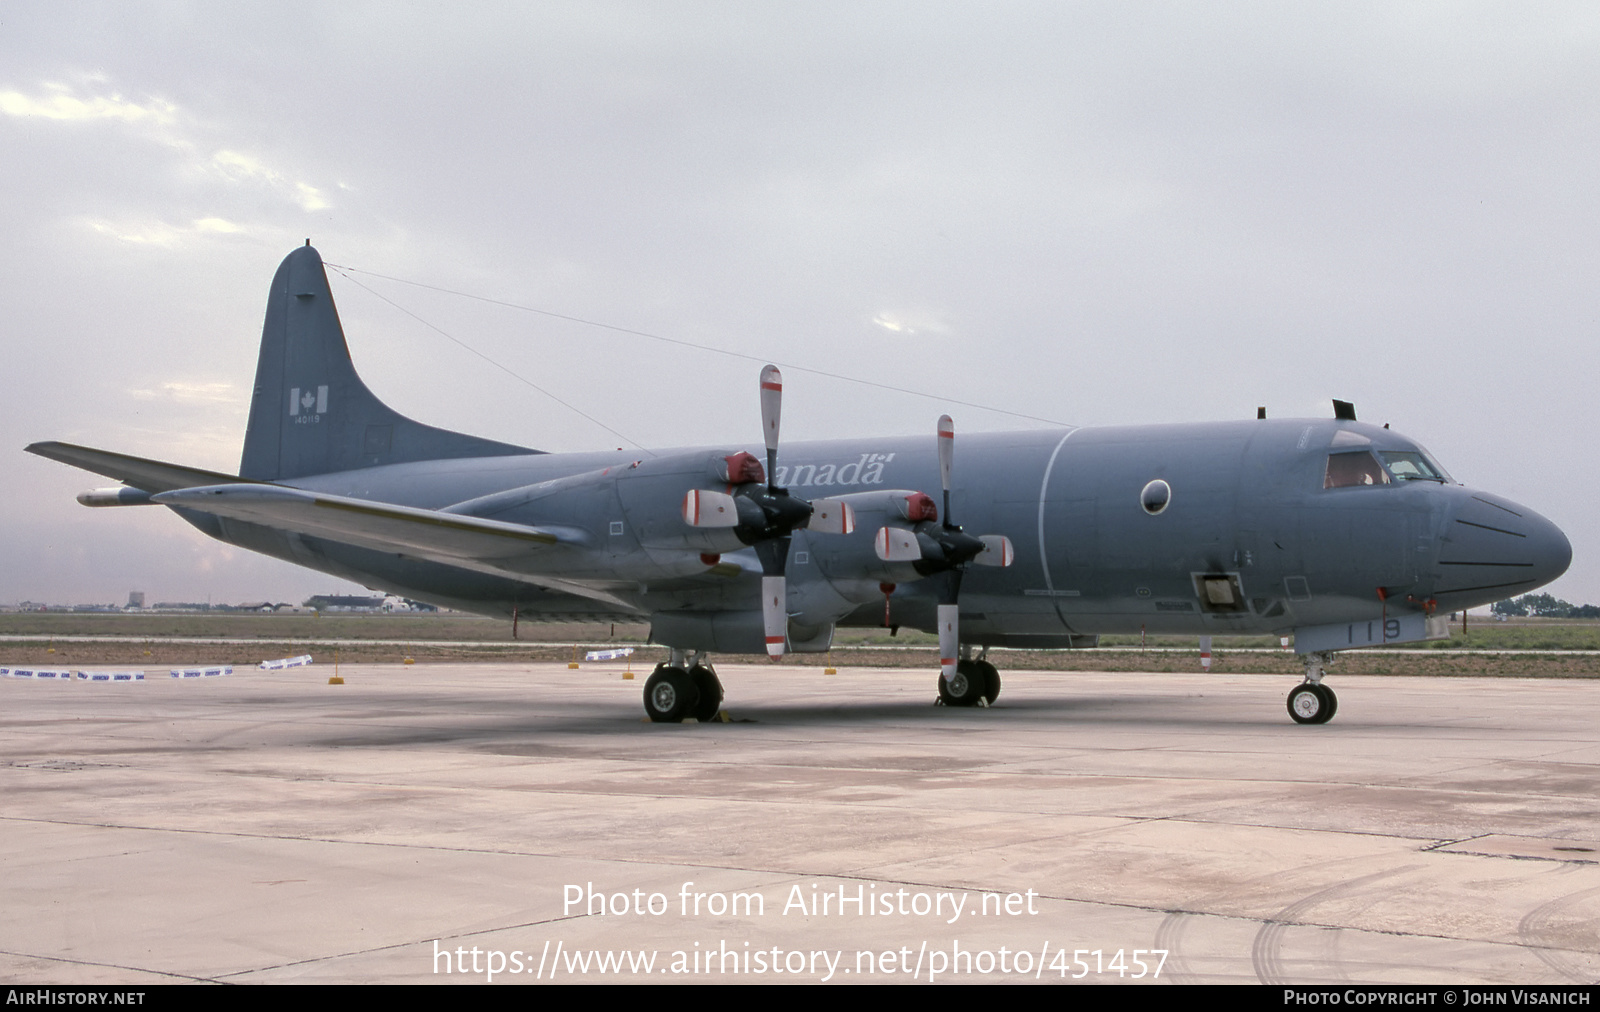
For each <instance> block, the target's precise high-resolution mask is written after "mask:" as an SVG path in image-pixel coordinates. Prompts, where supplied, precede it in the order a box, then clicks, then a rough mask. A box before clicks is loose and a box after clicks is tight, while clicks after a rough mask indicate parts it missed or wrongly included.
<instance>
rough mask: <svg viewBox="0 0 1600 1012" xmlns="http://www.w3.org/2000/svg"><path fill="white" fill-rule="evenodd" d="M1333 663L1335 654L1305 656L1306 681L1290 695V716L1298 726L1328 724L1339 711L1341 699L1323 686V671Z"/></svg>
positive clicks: (1318, 653)
mask: <svg viewBox="0 0 1600 1012" xmlns="http://www.w3.org/2000/svg"><path fill="white" fill-rule="evenodd" d="M1332 663H1333V652H1332V651H1330V650H1319V651H1316V652H1314V653H1309V654H1306V655H1305V665H1306V680H1305V681H1304V682H1302V683H1300V684H1299V685H1296V686H1295V687H1294V690H1293V691H1292V692H1290V693H1289V716H1291V717H1293V718H1294V722H1295V723H1296V724H1326V723H1327V722H1328V721H1330V720H1332V719H1333V715H1334V713H1335V712H1336V711H1337V710H1338V709H1339V697H1338V696H1336V695H1334V694H1333V690H1332V689H1330V688H1328V687H1327V686H1326V685H1323V684H1322V674H1323V669H1324V668H1325V667H1326V666H1327V665H1329V664H1332Z"/></svg>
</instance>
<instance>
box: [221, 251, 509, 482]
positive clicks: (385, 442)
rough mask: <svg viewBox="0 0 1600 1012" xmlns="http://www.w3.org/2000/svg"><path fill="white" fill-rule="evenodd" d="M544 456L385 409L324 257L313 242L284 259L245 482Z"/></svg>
mask: <svg viewBox="0 0 1600 1012" xmlns="http://www.w3.org/2000/svg"><path fill="white" fill-rule="evenodd" d="M536 452H538V451H536V450H528V449H524V448H522V447H520V446H512V445H510V444H509V443H499V442H495V441H494V440H491V439H479V438H478V437H477V436H468V435H463V434H461V433H459V432H448V431H446V430H444V429H436V428H434V427H432V426H431V425H423V424H422V423H420V422H414V421H412V420H411V419H409V418H406V417H405V416H404V415H401V414H399V413H397V412H395V411H394V410H392V409H391V408H389V406H388V405H386V404H384V403H383V402H382V401H380V400H378V398H377V397H375V396H373V393H372V391H370V390H368V389H367V385H366V384H365V383H363V382H361V377H360V376H357V375H356V370H355V366H354V364H352V363H351V361H350V349H349V347H348V346H347V345H346V344H345V341H344V329H343V328H342V327H340V326H339V311H338V310H337V309H335V308H334V305H333V292H332V291H331V290H330V289H329V287H328V275H327V273H326V272H325V271H324V270H323V267H322V257H321V256H320V255H318V253H317V251H316V250H315V249H313V248H312V247H311V245H310V244H309V243H308V244H307V245H305V246H302V247H300V248H299V249H297V250H295V251H294V252H293V253H290V254H289V255H288V256H287V257H285V258H284V261H283V263H282V264H280V265H279V267H278V273H277V275H276V276H274V277H273V279H272V292H271V294H270V295H268V297H267V321H266V325H265V326H264V327H263V328H262V330H261V358H260V360H259V361H258V362H257V365H256V385H255V393H254V396H253V397H252V399H251V401H250V424H249V427H248V428H247V429H246V430H245V434H244V457H243V459H242V460H241V461H240V463H239V474H240V475H241V476H242V477H245V478H252V479H257V480H262V481H272V480H276V479H281V478H298V477H300V476H302V475H308V474H327V473H329V472H332V471H350V470H355V469H356V468H362V467H375V466H377V465H379V464H399V463H405V462H408V461H415V460H441V459H452V458H457V457H498V456H504V455H507V454H516V453H536Z"/></svg>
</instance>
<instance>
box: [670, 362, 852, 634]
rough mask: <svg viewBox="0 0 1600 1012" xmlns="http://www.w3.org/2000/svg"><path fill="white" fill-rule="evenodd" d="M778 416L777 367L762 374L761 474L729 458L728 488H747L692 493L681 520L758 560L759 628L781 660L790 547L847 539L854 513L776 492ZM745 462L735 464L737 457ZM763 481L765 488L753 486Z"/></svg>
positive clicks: (843, 505)
mask: <svg viewBox="0 0 1600 1012" xmlns="http://www.w3.org/2000/svg"><path fill="white" fill-rule="evenodd" d="M782 417H783V374H782V373H780V372H779V371H778V368H777V367H776V366H771V365H769V366H767V367H766V368H764V369H762V370H761V428H762V435H763V438H764V439H765V441H766V449H767V469H766V474H765V475H761V474H759V467H760V465H759V464H756V462H755V461H754V460H751V459H750V456H749V454H735V455H734V456H732V457H729V458H728V471H729V473H728V480H729V483H730V485H731V484H737V483H740V482H741V481H742V482H743V483H745V484H746V485H747V487H745V488H741V489H740V490H739V492H738V494H737V495H733V494H729V493H727V492H713V491H710V490H707V489H691V490H690V491H689V493H688V494H687V495H685V496H684V499H683V519H684V522H685V523H687V524H689V525H690V526H692V527H726V528H732V529H733V533H734V534H735V536H737V537H738V539H739V540H740V541H741V542H743V543H744V544H747V545H749V546H750V547H752V548H754V549H755V552H756V557H757V558H758V559H760V560H761V623H762V631H763V636H764V637H765V640H766V646H767V656H768V657H769V658H771V659H772V660H774V661H775V660H777V659H778V658H780V657H782V656H783V654H784V650H785V648H786V646H787V643H788V628H789V612H788V601H789V596H788V586H787V583H786V581H785V577H784V568H785V566H786V565H787V564H788V560H789V543H790V541H791V539H792V538H793V536H794V532H795V531H796V530H799V529H800V528H806V529H808V530H812V531H815V532H817V533H819V534H849V533H851V532H853V531H854V530H855V526H856V521H855V510H854V509H853V508H852V507H851V506H850V504H849V503H848V502H845V501H843V500H840V499H818V500H816V501H815V502H807V501H806V500H804V499H800V498H798V497H796V496H793V495H790V494H789V490H788V489H785V488H779V487H778V483H777V474H778V432H779V427H780V423H781V422H782ZM741 457H742V458H744V460H743V461H739V458H741ZM751 465H754V466H753V467H752V466H751ZM763 480H764V481H765V486H764V487H763V486H762V485H760V484H758V483H759V482H762V481H763Z"/></svg>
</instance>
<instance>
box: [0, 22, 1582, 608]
mask: <svg viewBox="0 0 1600 1012" xmlns="http://www.w3.org/2000/svg"><path fill="white" fill-rule="evenodd" d="M0 152H3V154H0V183H3V186H4V192H5V193H6V195H7V199H6V200H4V201H0V225H3V228H4V234H5V237H6V239H7V241H6V242H5V244H4V245H3V247H0V319H3V320H4V321H5V322H4V324H3V327H0V347H3V349H4V363H5V364H4V368H3V370H0V393H3V395H4V402H5V404H6V406H7V409H6V410H5V411H4V412H0V435H3V437H4V438H0V448H3V447H10V449H9V450H5V451H4V452H5V453H7V454H9V456H8V457H0V459H4V460H6V466H4V467H0V504H3V505H0V509H3V510H4V514H3V523H0V539H3V541H0V560H3V562H4V565H3V566H0V603H15V602H17V601H20V600H24V599H26V600H40V601H52V602H62V603H87V602H100V603H118V604H120V603H122V602H124V601H125V600H126V599H127V595H128V592H129V591H131V590H142V591H145V592H146V594H147V600H149V601H152V602H154V601H158V600H188V601H196V600H211V601H215V602H219V603H220V602H238V601H247V600H264V599H266V600H288V601H299V600H301V599H303V598H304V597H306V596H309V595H310V594H313V593H326V592H349V591H351V590H352V589H354V588H353V587H352V585H350V584H346V583H343V582H342V581H338V580H335V579H333V578H332V577H327V576H323V575H320V574H316V573H312V572H309V571H306V570H300V569H297V568H295V567H293V566H290V565H288V564H287V563H281V562H277V561H274V560H270V559H265V558H262V557H258V556H254V555H252V554H250V553H248V552H245V551H243V550H240V549H235V548H230V547H228V546H226V545H222V544H220V543H218V542H215V541H211V540H210V539H207V538H205V537H204V536H202V535H200V534H199V533H198V532H196V531H194V530H193V529H192V528H190V527H189V526H188V525H186V524H184V523H183V522H181V521H180V520H178V519H177V518H176V517H174V516H172V515H171V514H170V513H168V512H167V511H165V510H160V509H156V508H130V509H111V510H92V511H91V510H88V509H85V508H83V507H80V506H79V505H78V504H77V503H75V502H74V501H73V496H74V494H76V493H77V492H79V491H82V490H83V489H86V488H91V487H99V486H105V485H109V484H112V483H111V482H110V481H108V480H106V479H101V478H98V477H96V476H92V475H89V474H87V473H85V472H81V471H78V470H76V469H73V468H69V467H67V466H65V465H62V464H58V463H55V462H52V461H47V460H43V459H40V458H37V457H34V456H32V455H30V454H26V453H23V452H22V447H23V446H25V445H26V444H28V443H30V442H34V441H37V440H49V439H58V440H65V441H69V442H77V443H84V444H88V445H91V446H97V447H103V448H107V449H112V450H117V451H120V452H124V453H131V454H135V455H139V456H148V457H154V458H158V459H163V460H171V461H176V462H181V463H186V464H190V465H194V466H199V467H204V468H209V469H213V470H219V471H230V472H231V471H235V470H236V469H237V466H238V457H239V450H240V446H241V441H242V438H243V430H244V422H245V417H246V411H247V406H248V400H249V394H250V389H251V382H252V376H253V373H254V367H255V357H256V351H257V346H258V342H259V340H260V327H261V320H262V314H263V311H264V307H265V299H266V293H267V286H268V283H269V281H270V280H271V278H272V274H273V271H274V270H275V268H276V266H277V264H278V262H279V261H280V260H281V259H282V258H283V257H284V256H285V255H286V254H287V253H289V252H290V251H291V250H292V249H293V248H294V247H295V246H297V245H299V244H300V243H302V242H304V241H305V240H306V239H307V238H310V240H311V241H312V243H313V244H314V245H316V246H317V248H318V249H319V250H320V252H321V253H322V255H323V257H324V259H325V260H327V261H328V262H329V263H330V264H336V265H340V266H342V267H345V268H350V269H352V270H346V271H343V272H340V271H334V270H330V278H331V281H332V283H333V288H334V296H335V299H336V301H337V303H338V305H339V308H340V311H341V314H342V317H343V320H344V326H345V331H346V335H347V337H348V340H349V344H350V347H351V351H352V354H353V356H354V359H355V362H356V365H357V368H358V369H359V370H360V371H361V373H362V375H363V377H364V378H365V379H366V381H367V383H368V385H369V386H371V387H372V388H373V389H374V391H375V392H377V393H378V395H379V396H380V397H382V398H383V399H384V400H385V401H386V402H388V403H389V404H390V405H391V406H393V407H395V408H396V409H398V410H400V411H401V412H403V413H405V414H407V415H410V416H411V417H414V418H417V419H419V420H421V421H425V422H428V423H430V424H433V425H439V426H443V427H445V428H451V429H459V430H464V431H468V432H472V433H474V434H477V435H482V436H487V437H491V438H495V439H500V440H504V441H507V442H512V443H518V444H521V445H528V446H535V447H538V448H540V449H545V450H554V451H560V450H583V449H600V448H611V447H613V446H618V445H623V441H624V440H626V441H628V442H631V443H638V444H642V445H648V446H673V445H693V444H708V443H709V444H718V445H723V444H730V443H740V442H741V441H742V442H748V443H749V444H750V445H751V446H752V447H758V446H759V442H760V433H759V427H760V422H759V417H758V413H757V402H756V375H757V372H758V370H759V367H760V364H761V363H762V362H763V361H768V360H771V361H776V362H779V363H780V364H782V365H784V366H785V367H786V368H785V388H786V390H785V393H786V400H785V405H784V423H783V424H784V433H783V434H784V438H785V440H800V439H807V438H832V437H847V436H861V435H884V434H909V433H920V432H928V433H930V436H931V433H932V431H933V426H934V421H935V419H936V418H937V417H938V415H939V414H941V413H943V412H949V413H950V414H952V415H953V416H954V417H955V419H956V424H957V427H958V430H959V431H978V430H1003V429H1007V428H1016V427H1032V426H1037V425H1041V424H1045V422H1044V421H1041V420H1049V421H1053V422H1065V423H1071V424H1078V425H1109V424H1125V423H1144V422H1185V421H1200V420H1215V419H1230V418H1249V417H1253V416H1254V414H1255V409H1256V406H1257V405H1266V406H1267V407H1268V410H1269V412H1270V413H1271V414H1272V415H1273V416H1274V417H1286V416H1317V417H1326V416H1327V415H1329V414H1330V412H1331V408H1330V405H1329V401H1330V399H1331V398H1334V397H1338V398H1341V399H1345V400H1351V401H1354V402H1355V404H1356V407H1357V411H1358V413H1359V415H1360V417H1361V418H1362V419H1363V420H1365V421H1374V422H1379V423H1382V422H1389V423H1391V424H1392V425H1393V426H1394V428H1396V429H1397V430H1399V431H1401V432H1403V433H1405V434H1407V435H1409V436H1411V437H1413V438H1415V439H1417V440H1419V441H1421V442H1422V443H1423V444H1424V445H1425V446H1427V447H1428V448H1429V449H1430V450H1431V451H1432V453H1433V454H1434V455H1435V456H1436V457H1437V458H1438V459H1439V460H1440V461H1441V462H1442V463H1443V464H1444V466H1445V467H1446V468H1447V469H1448V470H1449V471H1450V472H1451V473H1452V475H1453V476H1454V477H1455V478H1456V479H1457V480H1458V481H1461V482H1463V483H1465V484H1467V485H1470V486H1475V487H1478V488H1483V489H1487V490H1490V491H1493V492H1496V493H1499V494H1501V495H1505V496H1508V497H1510V498H1512V499H1515V500H1517V501H1519V502H1521V503H1524V504H1526V505H1528V506H1530V507H1532V508H1534V509H1535V510H1537V511H1539V512H1541V513H1543V514H1545V515H1546V516H1548V517H1550V518H1551V519H1552V520H1554V521H1555V522H1556V523H1557V524H1558V525H1560V526H1561V527H1562V528H1563V529H1564V530H1565V531H1566V532H1567V534H1568V537H1569V538H1570V539H1571V541H1572V544H1573V564H1572V567H1571V569H1570V570H1569V571H1568V573H1567V575H1566V576H1564V577H1563V578H1562V579H1560V580H1559V581H1557V582H1556V583H1555V584H1553V585H1552V586H1551V587H1549V588H1547V590H1549V591H1550V592H1551V593H1554V594H1556V595H1557V596H1558V597H1563V598H1566V599H1568V600H1571V601H1574V602H1580V603H1581V602H1594V603H1600V555H1597V549H1600V516H1597V512H1596V511H1595V510H1594V509H1593V508H1592V503H1591V500H1590V499H1589V496H1590V495H1593V494H1594V492H1595V491H1596V480H1595V478H1594V476H1593V472H1592V470H1591V468H1592V467H1593V466H1594V463H1595V457H1596V454H1595V452H1594V450H1593V449H1592V447H1593V445H1594V441H1595V431H1594V423H1593V422H1592V421H1591V411H1590V406H1591V404H1592V402H1593V400H1594V389H1595V385H1596V383H1595V380H1596V376H1597V375H1600V368H1597V364H1600V363H1597V361H1596V360H1597V357H1600V353H1597V351H1596V341H1595V339H1594V337H1595V331H1596V327H1597V323H1600V312H1597V298H1600V287H1597V285H1596V284H1595V279H1596V277H1597V267H1600V243H1597V242H1596V241H1595V237H1596V236H1597V235H1600V227H1597V226H1600V176H1597V172H1596V166H1600V8H1596V7H1594V6H1593V5H1590V4H1583V3H1572V4H1563V3H1543V4H1540V3H1535V4H1526V3H1517V4H1510V3H1505V4H1475V3H1466V2H1463V3H1451V4H1439V3H1426V4H1420V3H1419V4H1408V3H1387V2H1386V3H1371V4H1364V3H1341V4H1336V5H1335V4H1328V5H1299V4H1292V5H1291V4H1278V3H1225V2H1224V3H1203V4H1202V3H1157V4H1140V3H1123V2H1117V3H1080V4H1070V3H1060V2H1049V3H1020V2H1019V3H1004V2H1002V3H985V4H940V3H905V4H901V3H874V2H851V3H828V2H818V3H804V4H799V3H793V4H790V3H748V2H740V3H716V2H695V3H623V2H582V3H570V4H569V3H539V4H526V3H515V4H487V3H480V4H473V3H468V4H462V5H453V6H451V7H450V8H448V9H446V8H444V7H441V6H439V5H432V4H413V5H405V4H392V3H383V4H377V3H370V4H367V3H337V4H328V3H291V2H284V3H272V4H228V5H222V4H213V3H182V2H167V3H106V4H93V3H89V4H78V3H61V2H51V3H40V2H26V0H22V2H11V3H7V4H5V5H3V6H0ZM357 271H360V272H364V273H357ZM388 279H399V280H388ZM408 282H410V283H408ZM422 286H429V287H422ZM440 289H442V290H444V291H440ZM450 293H465V295H462V294H450ZM466 296H477V297H478V298H468V297H466ZM485 299H489V300H496V301H497V302H499V303H510V304H512V305H511V306H506V305H498V304H495V303H494V302H488V301H483V300H485ZM513 307H526V308H513ZM528 309H536V310H542V311H543V312H542V313H538V312H529V311H528ZM548 314H560V315H561V316H566V317H573V318H576V320H567V319H560V318H558V317H557V316H551V315H548ZM577 321H589V322H577ZM596 324H604V325H606V326H597V325H596ZM618 328H620V329H618ZM625 331H638V332H644V333H646V334H651V335H656V336H657V337H659V338H668V339H671V340H670V341H667V340H658V339H653V338H649V337H641V336H638V335H637V334H630V333H626V332H625ZM673 341H676V342H687V343H688V344H692V345H700V346H704V347H705V348H708V349H717V350H715V351H712V350H699V349H696V348H692V347H687V346H686V345H685V344H680V343H671V342H673ZM826 374H836V375H838V376H848V377H856V378H862V379H872V380H874V381H877V382H883V383H887V384H889V385H891V386H895V387H899V388H903V389H905V390H908V391H915V393H897V392H892V391H886V390H882V389H878V388H874V387H868V386H862V385H860V384H857V383H851V382H848V381H846V380H842V379H839V378H835V376H830V375H826ZM562 401H565V402H567V403H569V404H572V405H576V406H577V407H579V408H581V409H582V413H579V412H577V411H574V410H572V409H571V408H569V407H567V406H565V405H564V404H563V403H562ZM1008 412H1010V413H1008ZM585 414H586V415H589V416H592V418H593V419H594V420H591V419H590V418H586V417H585ZM1019 416H1026V417H1019ZM1585 489H1587V490H1588V491H1587V492H1585V491H1584V490H1585ZM1574 492H1576V493H1578V498H1577V499H1573V498H1572V494H1573V493H1574Z"/></svg>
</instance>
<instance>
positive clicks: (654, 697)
mask: <svg viewBox="0 0 1600 1012" xmlns="http://www.w3.org/2000/svg"><path fill="white" fill-rule="evenodd" d="M721 711H722V682H721V680H720V679H718V678H717V673H716V671H715V670H713V669H712V667H711V665H709V664H705V663H703V657H702V655H701V654H694V655H692V656H691V655H689V654H688V652H687V651H680V650H674V651H672V656H671V659H670V660H669V661H668V662H667V663H665V664H657V665H656V669H655V671H653V672H651V674H650V677H649V678H648V679H647V680H646V681H645V683H644V712H645V713H646V714H648V715H649V716H650V719H651V720H653V721H655V722H656V723H658V724H662V723H669V724H675V723H678V722H680V721H683V720H687V719H688V718H690V717H693V718H694V719H696V720H698V721H700V722H701V723H702V724H703V723H706V722H708V721H713V720H716V719H717V714H718V713H720V712H721Z"/></svg>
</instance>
